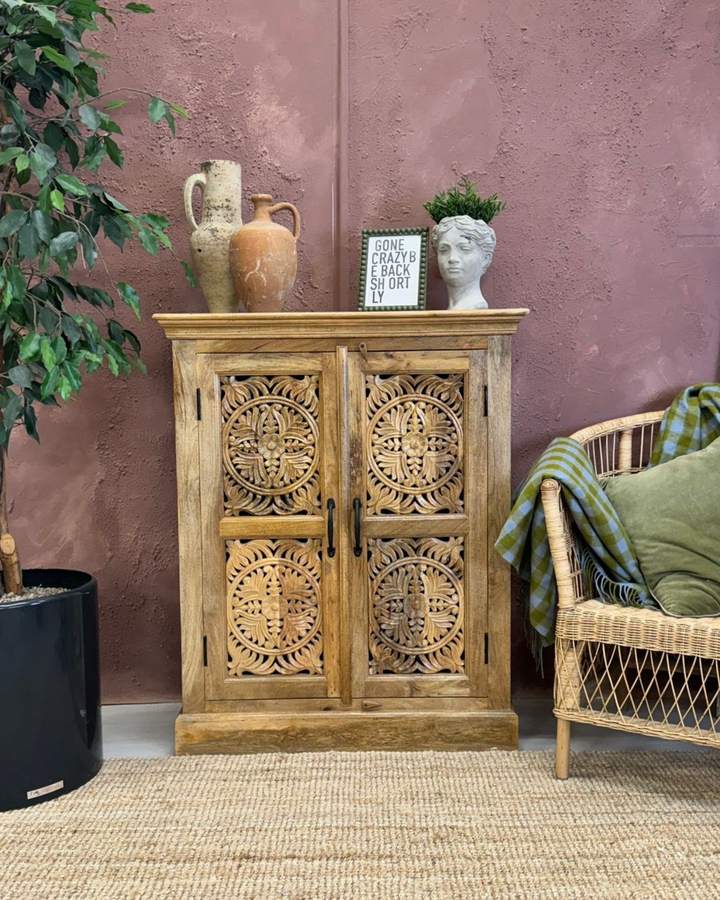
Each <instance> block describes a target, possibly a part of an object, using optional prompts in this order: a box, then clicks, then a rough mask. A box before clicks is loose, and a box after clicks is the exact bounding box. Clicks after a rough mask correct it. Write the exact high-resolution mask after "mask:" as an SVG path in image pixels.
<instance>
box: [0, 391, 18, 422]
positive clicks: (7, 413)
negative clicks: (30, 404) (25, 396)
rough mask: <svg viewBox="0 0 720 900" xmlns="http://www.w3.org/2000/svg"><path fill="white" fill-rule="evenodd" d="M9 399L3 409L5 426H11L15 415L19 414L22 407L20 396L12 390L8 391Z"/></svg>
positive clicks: (15, 417)
mask: <svg viewBox="0 0 720 900" xmlns="http://www.w3.org/2000/svg"><path fill="white" fill-rule="evenodd" d="M9 395H10V396H9V399H8V402H7V403H6V404H5V408H4V409H3V425H4V426H5V427H6V428H12V427H13V425H14V424H15V421H16V419H17V417H18V416H19V415H20V409H21V407H22V397H21V396H20V394H16V393H15V392H14V391H9Z"/></svg>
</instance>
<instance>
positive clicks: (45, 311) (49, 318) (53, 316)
mask: <svg viewBox="0 0 720 900" xmlns="http://www.w3.org/2000/svg"><path fill="white" fill-rule="evenodd" d="M58 320H59V315H58V312H57V310H56V309H55V307H54V306H50V305H48V306H43V308H42V309H41V310H40V324H41V325H42V327H43V328H44V329H45V332H46V334H54V332H55V329H56V328H57V326H58Z"/></svg>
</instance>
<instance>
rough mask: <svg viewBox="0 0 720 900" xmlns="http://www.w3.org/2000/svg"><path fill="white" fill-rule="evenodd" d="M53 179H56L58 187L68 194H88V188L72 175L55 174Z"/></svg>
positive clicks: (84, 195)
mask: <svg viewBox="0 0 720 900" xmlns="http://www.w3.org/2000/svg"><path fill="white" fill-rule="evenodd" d="M55 181H57V183H58V184H59V185H60V187H61V188H63V190H65V191H67V193H68V194H72V196H73V197H87V196H88V189H87V188H86V187H85V185H84V184H83V183H82V181H80V179H79V178H76V177H75V176H74V175H56V176H55Z"/></svg>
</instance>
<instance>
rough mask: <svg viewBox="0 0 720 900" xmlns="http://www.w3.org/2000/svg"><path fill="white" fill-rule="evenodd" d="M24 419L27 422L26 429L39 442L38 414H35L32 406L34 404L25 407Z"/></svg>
mask: <svg viewBox="0 0 720 900" xmlns="http://www.w3.org/2000/svg"><path fill="white" fill-rule="evenodd" d="M23 419H24V424H25V431H26V432H27V433H28V435H29V436H30V437H31V438H32V439H33V440H34V441H38V442H39V438H38V433H37V416H36V415H35V410H34V409H33V408H32V406H26V407H25V410H24V413H23Z"/></svg>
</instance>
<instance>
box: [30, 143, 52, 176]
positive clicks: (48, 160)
mask: <svg viewBox="0 0 720 900" xmlns="http://www.w3.org/2000/svg"><path fill="white" fill-rule="evenodd" d="M28 156H29V159H30V168H31V169H32V173H33V175H34V176H35V177H36V178H37V180H38V181H39V182H40V183H41V184H42V182H43V181H45V179H46V178H47V176H48V172H49V171H50V169H52V167H53V166H54V165H55V164H56V163H57V156H55V151H54V150H53V148H52V147H49V146H48V145H47V144H38V145H37V146H36V147H35V148H34V150H32V152H31V153H29V154H28Z"/></svg>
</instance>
